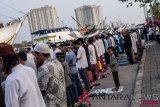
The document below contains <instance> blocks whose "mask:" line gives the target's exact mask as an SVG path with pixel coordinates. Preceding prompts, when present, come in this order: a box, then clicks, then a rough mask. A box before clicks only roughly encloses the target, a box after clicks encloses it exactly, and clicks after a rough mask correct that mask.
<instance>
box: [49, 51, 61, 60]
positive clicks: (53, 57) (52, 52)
mask: <svg viewBox="0 0 160 107" xmlns="http://www.w3.org/2000/svg"><path fill="white" fill-rule="evenodd" d="M58 52H61V50H60V49H58V48H56V50H55V51H53V50H52V49H51V50H50V56H51V58H52V59H54V60H55V59H57V57H56V53H58Z"/></svg>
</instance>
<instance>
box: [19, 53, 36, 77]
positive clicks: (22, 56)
mask: <svg viewBox="0 0 160 107" xmlns="http://www.w3.org/2000/svg"><path fill="white" fill-rule="evenodd" d="M17 55H18V57H19V62H20V63H21V64H23V65H25V66H28V67H30V68H33V70H34V71H35V74H36V76H37V67H36V65H34V64H32V63H30V62H28V61H27V53H26V52H24V51H22V52H19V53H18V54H17Z"/></svg>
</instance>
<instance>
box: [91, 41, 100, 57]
mask: <svg viewBox="0 0 160 107" xmlns="http://www.w3.org/2000/svg"><path fill="white" fill-rule="evenodd" d="M93 44H94V45H95V47H96V51H97V55H98V57H100V56H101V51H100V47H99V44H98V43H97V40H96V41H95V42H94V43H93Z"/></svg>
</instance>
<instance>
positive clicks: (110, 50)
mask: <svg viewBox="0 0 160 107" xmlns="http://www.w3.org/2000/svg"><path fill="white" fill-rule="evenodd" d="M108 53H109V55H110V68H111V72H112V75H113V79H114V83H115V88H113V89H112V91H118V89H119V86H120V83H119V76H118V63H117V59H116V57H115V56H114V54H113V48H112V47H110V48H108Z"/></svg>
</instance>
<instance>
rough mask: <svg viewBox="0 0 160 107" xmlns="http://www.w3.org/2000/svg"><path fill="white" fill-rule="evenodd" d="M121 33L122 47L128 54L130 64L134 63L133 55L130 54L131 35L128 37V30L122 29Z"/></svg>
mask: <svg viewBox="0 0 160 107" xmlns="http://www.w3.org/2000/svg"><path fill="white" fill-rule="evenodd" d="M122 35H123V37H124V40H123V47H124V49H125V51H126V54H127V56H128V60H129V63H130V64H134V61H133V56H132V41H131V37H130V35H129V33H128V30H127V29H124V30H123V31H122Z"/></svg>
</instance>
